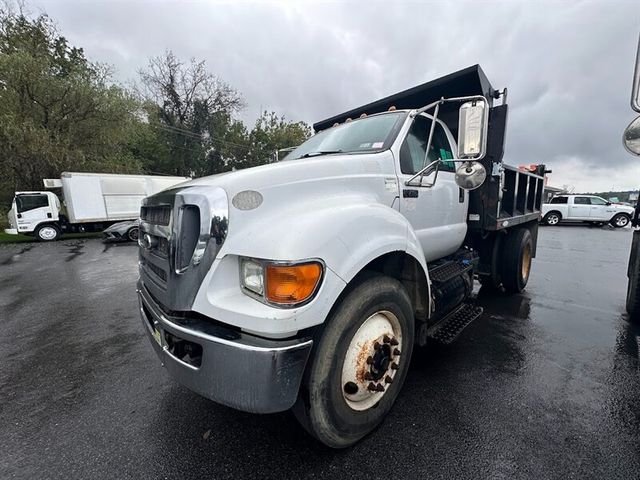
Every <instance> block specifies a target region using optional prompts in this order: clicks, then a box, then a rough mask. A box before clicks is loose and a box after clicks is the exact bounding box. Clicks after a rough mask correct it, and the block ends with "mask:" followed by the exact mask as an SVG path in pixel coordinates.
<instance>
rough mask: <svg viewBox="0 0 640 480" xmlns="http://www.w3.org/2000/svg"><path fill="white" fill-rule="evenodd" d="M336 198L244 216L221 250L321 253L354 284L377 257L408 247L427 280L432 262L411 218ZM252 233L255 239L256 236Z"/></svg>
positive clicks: (268, 255) (297, 255) (265, 254)
mask: <svg viewBox="0 0 640 480" xmlns="http://www.w3.org/2000/svg"><path fill="white" fill-rule="evenodd" d="M354 200H355V199H354V198H353V197H349V198H336V197H334V198H332V199H331V200H330V201H325V202H324V204H323V205H322V206H318V205H317V204H313V205H311V206H310V205H306V206H305V205H298V206H297V207H296V208H295V210H291V209H289V210H288V211H286V212H283V211H282V210H280V211H279V212H278V213H279V214H278V216H277V217H275V216H272V215H264V216H259V215H257V212H258V211H259V209H256V211H255V212H256V213H255V214H254V215H255V217H254V218H253V219H252V220H251V221H249V220H247V221H242V222H238V224H239V225H242V226H243V228H241V230H236V231H235V232H234V230H232V229H231V230H230V236H229V238H228V239H227V241H226V242H225V245H224V247H223V250H224V251H221V252H220V255H221V256H223V255H224V254H226V253H231V254H235V255H241V256H248V257H254V258H265V259H272V260H292V261H293V260H303V259H307V258H308V259H312V258H320V259H321V260H322V261H324V263H325V265H326V267H327V268H328V269H331V271H332V272H333V273H335V274H336V275H337V276H338V277H339V278H340V279H342V280H343V281H344V282H345V285H347V284H349V283H350V282H351V281H352V280H353V279H354V278H355V277H356V276H357V275H358V273H360V272H361V271H362V270H363V269H364V268H365V267H367V265H369V264H370V263H371V262H373V261H374V260H376V259H378V258H380V257H382V256H384V255H387V254H391V253H394V252H404V253H405V254H407V255H409V256H411V257H412V258H413V259H414V260H415V261H416V262H417V263H418V264H419V265H420V268H421V269H422V271H423V273H424V278H425V279H426V280H427V293H428V294H429V285H428V284H429V276H428V271H427V264H426V261H425V257H424V253H423V251H422V247H421V244H420V242H419V241H418V239H417V237H416V234H415V232H414V231H413V228H412V227H411V225H410V223H409V222H408V221H407V219H406V218H405V217H404V216H402V215H401V214H400V212H398V211H397V210H394V209H392V208H390V207H388V206H386V205H383V204H380V203H375V202H358V201H354ZM247 239H251V241H250V242H248V241H247Z"/></svg>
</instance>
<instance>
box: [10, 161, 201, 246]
mask: <svg viewBox="0 0 640 480" xmlns="http://www.w3.org/2000/svg"><path fill="white" fill-rule="evenodd" d="M187 180H190V179H189V178H188V177H165V176H159V175H117V174H106V173H73V172H64V173H62V175H61V176H60V178H59V179H57V178H55V179H44V180H43V183H44V186H45V188H50V189H60V190H61V193H62V202H61V201H60V198H59V197H58V195H56V194H55V193H54V192H52V191H28V192H16V193H15V197H14V199H13V203H12V205H11V210H9V214H8V215H7V216H8V219H9V225H10V228H9V229H6V230H5V232H6V233H10V234H14V235H17V234H22V235H33V236H35V237H36V238H37V239H38V240H41V241H45V242H48V241H53V240H56V239H58V237H59V236H60V235H61V234H63V233H73V232H97V231H101V230H103V229H104V228H106V227H108V226H109V225H111V224H113V223H115V222H120V221H123V220H132V219H135V218H138V215H139V214H140V204H141V202H142V199H143V198H145V197H147V196H149V195H153V194H154V193H158V192H160V191H161V190H164V189H166V188H169V187H172V186H174V185H176V184H178V183H183V182H185V181H187Z"/></svg>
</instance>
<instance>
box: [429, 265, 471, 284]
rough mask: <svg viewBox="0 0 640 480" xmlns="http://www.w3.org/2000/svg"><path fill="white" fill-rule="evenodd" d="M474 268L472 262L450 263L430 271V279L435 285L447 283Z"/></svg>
mask: <svg viewBox="0 0 640 480" xmlns="http://www.w3.org/2000/svg"><path fill="white" fill-rule="evenodd" d="M471 268H473V264H472V263H471V262H448V263H445V264H443V265H438V266H436V267H433V268H430V269H429V278H430V279H431V281H432V282H435V283H445V282H448V281H449V280H451V279H452V278H453V277H455V276H458V275H460V274H462V273H464V272H468V271H469V270H471Z"/></svg>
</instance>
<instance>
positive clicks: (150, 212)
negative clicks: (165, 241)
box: [140, 205, 171, 227]
mask: <svg viewBox="0 0 640 480" xmlns="http://www.w3.org/2000/svg"><path fill="white" fill-rule="evenodd" d="M140 219H142V220H144V221H145V222H149V223H153V224H154V225H162V226H165V227H166V226H167V225H169V222H170V221H171V206H170V205H161V206H143V207H142V208H141V209H140Z"/></svg>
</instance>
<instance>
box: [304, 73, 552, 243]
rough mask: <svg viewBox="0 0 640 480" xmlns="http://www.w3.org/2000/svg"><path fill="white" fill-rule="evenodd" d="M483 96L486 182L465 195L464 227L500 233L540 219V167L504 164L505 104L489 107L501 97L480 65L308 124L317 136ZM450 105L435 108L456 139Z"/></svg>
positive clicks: (455, 111) (454, 113) (455, 116)
mask: <svg viewBox="0 0 640 480" xmlns="http://www.w3.org/2000/svg"><path fill="white" fill-rule="evenodd" d="M471 95H482V96H484V97H485V98H486V99H487V102H488V103H489V106H490V109H489V133H488V138H487V154H486V156H485V158H484V159H483V160H482V161H481V163H482V164H483V165H484V167H485V168H486V170H487V180H486V181H485V183H484V184H483V185H482V186H481V187H480V188H478V189H476V190H473V191H471V192H470V193H469V218H468V224H469V228H470V229H472V230H476V229H477V230H501V229H503V228H508V227H510V226H513V225H517V224H520V223H525V222H529V221H533V220H536V219H538V218H539V217H540V210H541V207H542V193H543V189H544V178H543V175H544V166H543V165H541V166H539V167H540V168H539V169H538V171H537V172H536V173H531V172H526V171H522V170H519V169H517V168H515V167H511V166H508V165H504V164H503V163H502V158H503V156H504V144H505V134H506V128H507V113H508V105H507V104H506V101H505V100H506V98H505V97H502V105H497V106H493V101H494V99H496V98H499V97H500V94H499V93H498V92H497V91H496V90H494V89H493V87H492V86H491V83H490V82H489V80H488V79H487V77H486V75H485V74H484V72H483V71H482V68H481V67H480V65H473V66H471V67H467V68H465V69H463V70H460V71H457V72H454V73H451V74H449V75H446V76H444V77H440V78H437V79H435V80H432V81H430V82H427V83H424V84H422V85H418V86H417V87H413V88H410V89H408V90H404V91H402V92H399V93H396V94H394V95H390V96H388V97H385V98H382V99H380V100H377V101H375V102H372V103H368V104H366V105H363V106H361V107H358V108H354V109H352V110H349V111H347V112H344V113H341V114H340V115H335V116H333V117H330V118H327V119H325V120H322V121H320V122H317V123H315V124H314V125H313V128H314V129H315V131H316V132H318V131H321V130H325V129H326V128H330V127H331V126H332V125H333V124H335V123H342V122H344V121H346V120H347V119H348V118H352V119H353V118H358V117H359V116H360V115H362V114H363V113H365V114H367V115H371V114H374V113H380V112H384V111H387V110H388V109H389V108H390V107H395V108H397V109H417V108H421V107H424V106H426V105H428V104H430V103H432V102H435V101H437V100H439V99H440V98H443V97H444V98H453V97H464V96H471ZM459 108H460V105H459V104H457V103H454V102H451V103H444V104H442V105H441V107H440V112H439V114H438V118H439V119H440V120H442V121H443V122H444V123H445V124H446V125H447V127H448V128H449V130H450V131H451V133H452V134H453V135H454V136H455V137H456V138H457V136H458V109H459Z"/></svg>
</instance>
